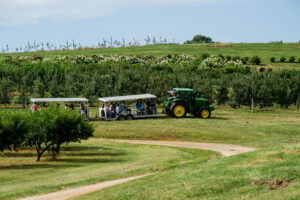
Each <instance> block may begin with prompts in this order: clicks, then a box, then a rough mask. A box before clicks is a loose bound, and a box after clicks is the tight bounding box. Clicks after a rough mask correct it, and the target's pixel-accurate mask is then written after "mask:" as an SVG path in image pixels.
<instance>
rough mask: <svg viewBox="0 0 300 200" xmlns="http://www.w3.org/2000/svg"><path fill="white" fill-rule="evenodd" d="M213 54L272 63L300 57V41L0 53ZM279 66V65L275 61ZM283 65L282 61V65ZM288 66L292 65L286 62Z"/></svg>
mask: <svg viewBox="0 0 300 200" xmlns="http://www.w3.org/2000/svg"><path fill="white" fill-rule="evenodd" d="M202 53H209V54H210V55H215V56H216V55H218V54H222V55H225V56H226V55H231V56H240V57H245V56H248V57H251V56H254V55H258V56H260V57H261V58H262V60H263V62H264V63H269V59H270V57H275V58H276V60H277V61H279V58H281V57H282V56H285V57H286V58H289V57H291V56H295V57H297V58H299V57H300V43H283V44H275V43H228V44H227V43H226V44H222V43H221V44H191V45H150V46H140V47H122V48H95V49H83V50H64V51H40V52H24V53H9V54H0V56H6V55H12V56H32V55H35V54H39V55H42V56H45V57H54V56H59V55H60V56H64V55H66V56H75V55H117V54H124V55H154V56H165V55H167V54H178V55H183V54H184V55H197V56H199V55H201V54H202ZM272 65H274V66H277V65H278V64H276V63H275V64H272ZM279 65H281V64H279ZM284 65H289V64H287V63H284Z"/></svg>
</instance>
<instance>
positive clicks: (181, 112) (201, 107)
mask: <svg viewBox="0 0 300 200" xmlns="http://www.w3.org/2000/svg"><path fill="white" fill-rule="evenodd" d="M169 93H170V94H171V97H169V98H168V100H167V101H165V102H164V112H165V113H166V114H167V115H169V116H172V117H176V118H182V117H185V116H186V114H187V113H190V114H192V115H195V116H197V117H201V118H205V119H206V118H210V115H211V111H213V110H214V107H212V106H210V104H211V102H210V101H209V100H208V99H205V98H196V97H195V93H194V90H193V89H188V88H174V89H173V90H172V91H169Z"/></svg>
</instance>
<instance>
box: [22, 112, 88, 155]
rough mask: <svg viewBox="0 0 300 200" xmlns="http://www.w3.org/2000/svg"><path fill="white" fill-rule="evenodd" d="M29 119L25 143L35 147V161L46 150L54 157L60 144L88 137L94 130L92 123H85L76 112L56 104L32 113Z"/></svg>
mask: <svg viewBox="0 0 300 200" xmlns="http://www.w3.org/2000/svg"><path fill="white" fill-rule="evenodd" d="M30 121H31V124H30V131H29V133H28V135H27V140H26V144H27V145H28V146H30V147H35V148H36V152H37V161H40V159H41V157H42V155H43V154H44V152H45V151H48V150H51V151H52V156H53V158H55V156H56V153H58V152H59V148H60V145H61V144H63V143H69V142H79V141H80V140H81V139H88V138H89V137H90V136H92V134H93V131H94V130H93V127H92V125H91V124H87V122H85V121H84V119H83V117H82V116H80V115H78V113H76V112H72V111H71V112H69V111H67V110H63V109H59V108H58V107H56V106H55V107H49V108H47V109H43V110H41V111H39V112H38V113H34V114H33V115H32V116H31V120H30Z"/></svg>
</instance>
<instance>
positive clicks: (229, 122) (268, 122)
mask: <svg viewBox="0 0 300 200" xmlns="http://www.w3.org/2000/svg"><path fill="white" fill-rule="evenodd" d="M94 124H95V128H96V131H95V136H96V137H102V138H126V139H148V140H185V141H199V142H215V143H229V144H241V145H246V146H253V147H268V146H272V145H277V144H281V143H287V142H289V141H294V140H297V139H300V113H299V112H297V111H283V110H282V111H257V112H255V113H254V114H251V113H250V111H247V110H233V109H216V110H215V111H213V113H212V118H211V119H207V120H204V119H198V118H187V119H174V118H161V119H148V120H134V121H112V122H105V121H101V122H94Z"/></svg>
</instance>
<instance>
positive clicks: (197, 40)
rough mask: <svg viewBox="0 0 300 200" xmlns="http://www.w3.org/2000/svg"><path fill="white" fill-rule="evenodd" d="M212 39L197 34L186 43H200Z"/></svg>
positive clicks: (209, 41)
mask: <svg viewBox="0 0 300 200" xmlns="http://www.w3.org/2000/svg"><path fill="white" fill-rule="evenodd" d="M211 42H212V39H211V38H210V37H207V36H204V35H195V36H194V37H193V40H187V41H186V42H185V43H184V44H199V43H211Z"/></svg>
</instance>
